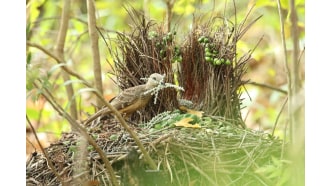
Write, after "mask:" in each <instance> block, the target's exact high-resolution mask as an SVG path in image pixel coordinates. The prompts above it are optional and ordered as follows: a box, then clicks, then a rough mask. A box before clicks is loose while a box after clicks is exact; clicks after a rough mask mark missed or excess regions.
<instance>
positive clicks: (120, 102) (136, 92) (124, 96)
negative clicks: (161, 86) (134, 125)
mask: <svg viewBox="0 0 330 186" xmlns="http://www.w3.org/2000/svg"><path fill="white" fill-rule="evenodd" d="M145 91H146V90H145V85H139V86H135V87H131V88H128V89H125V90H124V91H123V92H121V93H120V94H119V95H118V96H117V97H115V98H114V99H112V100H111V101H110V103H111V105H112V106H113V107H115V108H116V109H117V110H121V109H123V108H126V107H128V106H130V105H132V104H134V103H135V102H137V101H138V100H139V98H141V96H143V93H144V92H145Z"/></svg>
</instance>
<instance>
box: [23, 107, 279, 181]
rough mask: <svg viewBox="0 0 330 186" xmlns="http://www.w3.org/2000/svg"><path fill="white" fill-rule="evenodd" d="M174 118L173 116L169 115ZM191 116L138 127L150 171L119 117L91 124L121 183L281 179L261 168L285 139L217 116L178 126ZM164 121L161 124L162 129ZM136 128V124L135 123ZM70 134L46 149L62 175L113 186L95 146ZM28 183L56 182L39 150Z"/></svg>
mask: <svg viewBox="0 0 330 186" xmlns="http://www.w3.org/2000/svg"><path fill="white" fill-rule="evenodd" d="M168 117H170V118H171V119H168ZM185 117H191V115H189V114H186V113H182V112H181V111H179V110H176V111H174V112H172V113H170V114H169V113H166V114H161V115H160V116H159V118H158V119H156V120H155V119H153V120H152V121H155V122H154V123H145V124H143V125H141V126H139V127H135V128H134V130H135V131H136V132H137V133H138V136H139V138H140V139H141V141H142V143H143V145H144V147H145V148H146V149H147V150H148V152H149V154H150V155H151V157H152V158H153V160H154V161H155V163H156V164H157V165H158V167H159V170H158V171H154V170H152V171H151V170H149V168H148V166H147V164H146V163H145V162H144V160H143V156H142V155H141V153H140V151H139V149H137V146H136V145H135V143H134V141H133V139H132V138H131V137H130V136H129V134H128V133H127V132H125V131H124V129H122V128H121V127H120V125H119V123H117V122H116V121H115V120H111V122H108V123H102V124H100V125H97V126H93V127H92V128H88V130H89V133H90V135H91V136H93V137H94V139H95V140H96V142H97V144H98V145H99V146H100V147H101V148H102V149H103V150H104V151H105V152H106V154H107V157H108V159H109V160H110V162H111V164H112V166H113V168H114V170H115V171H116V174H117V176H118V180H120V185H134V184H136V185H156V184H157V185H189V184H194V185H205V186H207V185H244V184H247V183H248V184H247V185H264V184H266V185H274V184H275V183H277V181H278V179H279V177H272V176H269V175H268V173H267V172H262V171H261V170H264V169H266V168H267V167H269V166H271V165H272V164H273V162H272V160H273V159H274V160H276V159H280V157H281V149H282V145H283V144H282V141H281V140H278V139H275V138H272V137H271V136H270V135H269V134H266V133H263V132H257V131H253V130H250V129H242V128H240V127H237V126H235V125H232V124H230V123H232V121H225V120H224V119H222V118H219V117H203V118H200V119H197V120H196V121H193V122H196V123H197V122H198V124H199V125H200V126H201V128H196V129H194V128H185V127H175V126H174V125H173V123H175V122H177V121H178V120H181V119H182V118H185ZM160 124H161V127H160V128H159V126H160ZM132 127H133V126H132ZM81 146H83V141H82V140H81V139H80V138H79V137H78V136H77V135H76V134H73V133H66V134H64V135H63V137H62V138H61V139H60V140H59V141H58V142H56V143H54V144H51V145H50V147H48V148H46V149H45V150H46V152H47V153H48V154H49V156H50V160H51V161H52V163H53V164H54V165H55V167H56V171H57V172H58V173H59V175H60V176H61V178H62V179H63V180H64V181H65V182H66V183H68V184H69V185H83V184H87V183H88V184H91V185H111V181H110V180H109V179H110V177H109V176H108V175H107V174H106V170H105V167H104V164H103V162H102V161H101V159H100V157H99V156H98V154H97V153H96V152H95V151H94V150H93V148H92V147H91V146H90V145H88V144H86V146H85V148H81ZM26 182H27V185H58V184H60V182H59V180H57V178H56V177H55V175H54V173H53V172H52V171H51V169H50V168H49V167H48V163H47V161H46V159H45V157H44V155H43V154H41V153H34V154H33V155H32V156H31V158H30V159H29V161H27V163H26Z"/></svg>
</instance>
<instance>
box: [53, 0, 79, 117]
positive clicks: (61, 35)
mask: <svg viewBox="0 0 330 186" xmlns="http://www.w3.org/2000/svg"><path fill="white" fill-rule="evenodd" d="M69 13H70V0H64V3H63V11H62V15H61V22H60V29H59V32H58V35H57V40H56V44H55V55H56V56H57V57H58V58H59V60H60V62H61V63H65V58H64V44H65V38H66V33H67V30H68V24H69V16H70V15H69ZM62 75H63V79H64V81H69V80H70V76H69V75H68V74H67V73H66V72H64V71H63V74H62ZM65 88H66V93H67V96H68V100H71V103H70V113H71V116H72V117H73V118H74V119H77V118H78V113H77V107H76V105H77V103H76V99H75V98H74V90H73V87H72V84H67V85H65Z"/></svg>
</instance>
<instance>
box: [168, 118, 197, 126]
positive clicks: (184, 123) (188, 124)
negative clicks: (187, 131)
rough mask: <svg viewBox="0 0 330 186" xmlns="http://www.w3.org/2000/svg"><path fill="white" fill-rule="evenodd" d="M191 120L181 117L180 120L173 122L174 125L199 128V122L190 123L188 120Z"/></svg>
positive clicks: (190, 119)
mask: <svg viewBox="0 0 330 186" xmlns="http://www.w3.org/2000/svg"><path fill="white" fill-rule="evenodd" d="M191 121H193V119H192V118H183V119H182V120H180V121H178V122H175V123H174V125H175V126H177V127H185V128H201V126H200V125H199V124H194V125H192V124H190V123H189V122H191Z"/></svg>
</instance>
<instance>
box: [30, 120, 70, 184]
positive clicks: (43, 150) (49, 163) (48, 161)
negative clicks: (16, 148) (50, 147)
mask: <svg viewBox="0 0 330 186" xmlns="http://www.w3.org/2000/svg"><path fill="white" fill-rule="evenodd" d="M25 116H26V121H27V122H28V124H29V125H30V127H31V130H32V133H33V135H34V137H35V138H36V140H37V142H38V145H39V147H40V149H41V151H42V153H43V154H44V156H45V158H46V161H47V163H48V165H49V167H50V169H51V170H52V172H53V173H54V174H55V176H56V178H57V179H58V180H59V181H60V182H61V184H62V185H66V184H65V183H64V181H63V180H62V178H61V176H60V175H59V174H58V172H57V171H56V169H55V166H54V165H53V162H52V161H51V160H50V158H49V156H48V153H47V152H46V151H45V149H44V148H43V147H42V145H41V143H40V140H39V138H38V135H37V133H36V131H35V130H34V127H33V126H32V124H31V122H30V119H29V117H28V116H27V115H25Z"/></svg>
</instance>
